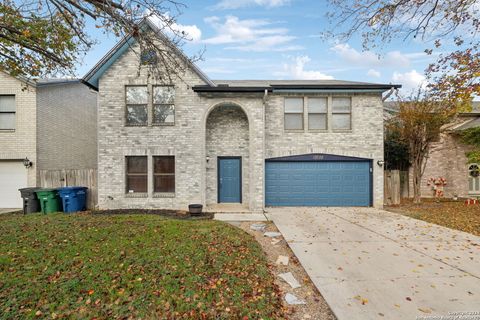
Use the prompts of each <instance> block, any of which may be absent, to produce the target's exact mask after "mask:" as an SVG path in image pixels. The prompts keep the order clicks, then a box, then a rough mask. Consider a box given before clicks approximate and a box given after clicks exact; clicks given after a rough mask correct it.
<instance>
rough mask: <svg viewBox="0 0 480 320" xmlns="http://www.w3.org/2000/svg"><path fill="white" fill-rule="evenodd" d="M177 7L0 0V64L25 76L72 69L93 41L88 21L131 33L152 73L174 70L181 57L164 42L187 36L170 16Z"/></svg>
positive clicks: (166, 0)
mask: <svg viewBox="0 0 480 320" xmlns="http://www.w3.org/2000/svg"><path fill="white" fill-rule="evenodd" d="M183 8H184V5H183V4H181V3H179V2H177V1H174V0H0V70H1V71H5V72H7V73H9V74H11V75H13V76H24V77H27V78H35V77H44V76H58V75H74V71H75V66H76V65H77V63H79V62H80V61H81V58H82V57H83V56H84V54H85V53H86V52H88V50H90V49H91V48H92V46H93V45H94V44H95V43H96V40H95V37H94V35H92V34H89V33H88V31H87V30H89V29H88V28H87V27H89V26H91V25H94V26H95V27H96V28H97V29H98V30H101V31H103V32H104V33H108V34H112V35H114V36H115V37H123V36H126V35H132V36H133V37H134V38H135V40H136V41H137V43H138V44H139V46H138V48H139V49H138V50H136V51H135V52H136V53H137V54H138V55H139V57H140V56H141V55H142V54H145V53H147V54H149V55H150V57H149V62H148V63H145V65H146V66H147V68H149V69H151V70H150V71H152V72H153V73H154V74H155V75H156V76H157V77H159V78H163V79H165V78H170V77H171V76H172V75H179V74H180V73H181V72H182V70H183V68H184V67H185V65H186V61H185V58H179V56H178V55H176V54H175V53H174V52H172V50H165V48H166V47H167V48H168V47H171V46H181V45H182V44H183V43H184V42H185V41H186V40H189V35H188V34H186V33H185V32H184V31H183V30H181V28H179V27H178V25H177V24H176V22H175V18H176V17H177V16H178V15H179V14H180V13H181V10H182V9H183ZM143 19H154V21H155V23H156V25H157V27H158V28H159V29H160V30H161V31H163V35H164V36H163V37H160V38H158V37H152V36H151V34H149V33H148V32H144V30H141V29H140V22H141V21H142V20H143ZM132 50H133V47H132ZM152 56H154V58H155V59H152ZM197 58H198V56H197V57H191V58H190V59H191V60H196V59H197ZM140 60H142V59H139V66H140V63H141V62H140ZM143 60H145V59H143ZM152 61H154V62H155V63H152ZM160 65H161V67H159V66H160Z"/></svg>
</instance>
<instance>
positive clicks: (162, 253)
mask: <svg viewBox="0 0 480 320" xmlns="http://www.w3.org/2000/svg"><path fill="white" fill-rule="evenodd" d="M0 242H1V243H2V246H1V247H0V284H1V285H2V290H1V291H0V310H2V312H4V314H3V316H5V317H6V318H31V317H44V316H46V315H48V316H51V317H52V318H58V319H61V318H88V319H94V318H101V319H106V318H128V317H131V318H162V319H163V318H165V319H181V318H184V319H213V318H231V319H243V320H248V319H260V318H263V319H284V318H285V310H284V308H283V307H282V300H281V299H282V297H281V295H280V292H279V289H278V287H277V286H276V285H275V283H274V280H275V278H274V276H273V275H272V274H271V272H270V266H269V265H268V264H267V260H266V258H265V255H264V253H263V251H262V249H261V247H260V246H259V245H258V243H257V242H256V241H255V240H254V239H253V237H252V236H250V235H248V234H246V233H245V232H243V231H241V230H239V229H236V228H234V227H232V226H229V225H227V224H224V223H220V222H216V221H178V220H168V219H165V218H163V217H159V216H152V215H131V216H129V215H121V216H114V215H88V214H75V215H64V214H52V215H28V216H23V215H22V216H1V217H0ZM19 266H21V267H19ZM32 279H34V281H32Z"/></svg>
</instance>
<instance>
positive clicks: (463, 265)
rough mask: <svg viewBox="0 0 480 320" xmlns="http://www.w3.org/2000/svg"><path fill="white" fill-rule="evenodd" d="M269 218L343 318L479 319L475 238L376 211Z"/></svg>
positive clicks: (272, 212) (295, 212)
mask: <svg viewBox="0 0 480 320" xmlns="http://www.w3.org/2000/svg"><path fill="white" fill-rule="evenodd" d="M268 215H269V217H270V219H272V220H273V221H274V223H275V224H276V226H277V227H278V229H279V230H280V232H281V233H282V234H283V236H284V238H285V240H286V241H287V242H288V244H289V246H290V247H291V248H292V250H293V252H294V253H295V255H296V256H297V257H298V259H299V261H300V263H301V264H302V266H303V267H304V268H305V270H306V272H307V273H308V275H309V276H310V278H311V279H312V281H313V283H314V284H315V286H316V287H317V288H318V290H319V291H320V292H321V293H322V295H323V297H324V298H325V300H326V301H327V303H328V304H329V305H330V307H331V309H332V311H333V312H334V313H335V315H336V316H337V317H338V319H340V320H343V319H416V318H417V317H418V318H419V319H421V317H425V318H428V317H429V316H430V317H431V316H435V315H448V314H449V313H451V312H472V311H477V312H479V313H478V317H479V318H480V237H476V236H473V235H471V234H468V233H464V232H461V231H456V230H452V229H448V228H444V227H441V226H437V225H434V224H431V223H426V222H423V221H420V220H415V219H412V218H408V217H405V216H402V215H399V214H395V213H391V212H388V211H383V210H377V209H373V208H274V209H272V208H270V209H269V210H268Z"/></svg>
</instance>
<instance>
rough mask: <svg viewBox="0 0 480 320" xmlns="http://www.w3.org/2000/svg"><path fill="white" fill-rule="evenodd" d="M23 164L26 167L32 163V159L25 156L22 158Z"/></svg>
mask: <svg viewBox="0 0 480 320" xmlns="http://www.w3.org/2000/svg"><path fill="white" fill-rule="evenodd" d="M23 165H24V166H25V168H27V169H28V168H30V167H31V166H32V165H33V163H32V161H30V159H28V158H27V157H25V159H23Z"/></svg>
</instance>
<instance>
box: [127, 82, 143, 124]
mask: <svg viewBox="0 0 480 320" xmlns="http://www.w3.org/2000/svg"><path fill="white" fill-rule="evenodd" d="M125 90H126V102H127V110H126V112H127V114H126V118H127V120H126V122H127V125H131V126H146V125H147V124H148V89H147V86H127V87H126V88H125Z"/></svg>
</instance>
